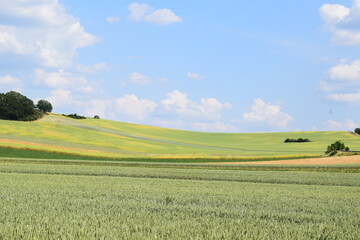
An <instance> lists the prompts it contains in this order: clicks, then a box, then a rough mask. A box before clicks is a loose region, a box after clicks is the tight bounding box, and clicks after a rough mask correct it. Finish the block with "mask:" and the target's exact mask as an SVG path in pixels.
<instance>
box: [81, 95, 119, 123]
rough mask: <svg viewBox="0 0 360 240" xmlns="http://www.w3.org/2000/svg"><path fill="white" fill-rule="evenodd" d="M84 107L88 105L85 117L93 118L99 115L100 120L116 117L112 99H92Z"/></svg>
mask: <svg viewBox="0 0 360 240" xmlns="http://www.w3.org/2000/svg"><path fill="white" fill-rule="evenodd" d="M84 105H86V108H85V111H84V113H83V114H84V115H85V116H90V117H93V116H95V115H98V116H100V118H105V119H109V118H115V117H116V116H115V114H114V111H112V110H113V109H112V107H113V106H114V102H113V101H112V100H110V99H92V100H90V101H88V102H87V103H86V104H84Z"/></svg>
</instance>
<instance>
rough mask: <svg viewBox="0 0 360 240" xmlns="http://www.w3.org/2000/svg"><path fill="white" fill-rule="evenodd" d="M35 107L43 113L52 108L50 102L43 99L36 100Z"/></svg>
mask: <svg viewBox="0 0 360 240" xmlns="http://www.w3.org/2000/svg"><path fill="white" fill-rule="evenodd" d="M36 107H37V108H38V109H39V110H40V111H42V112H43V113H46V112H51V111H52V109H53V107H52V105H51V103H49V102H48V101H46V100H43V99H42V100H39V101H38V103H37V104H36Z"/></svg>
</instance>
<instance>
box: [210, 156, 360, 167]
mask: <svg viewBox="0 0 360 240" xmlns="http://www.w3.org/2000/svg"><path fill="white" fill-rule="evenodd" d="M347 163H360V155H357V156H346V157H326V158H304V159H292V160H276V161H256V162H226V163H225V162H221V163H220V162H218V163H216V164H269V165H272V164H277V165H280V164H284V165H318V164H347Z"/></svg>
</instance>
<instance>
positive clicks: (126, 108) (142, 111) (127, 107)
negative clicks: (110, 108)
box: [115, 95, 158, 121]
mask: <svg viewBox="0 0 360 240" xmlns="http://www.w3.org/2000/svg"><path fill="white" fill-rule="evenodd" d="M115 103H116V105H115V106H116V109H117V111H118V112H119V113H120V114H125V115H127V116H130V117H132V118H134V119H136V120H141V121H143V120H145V118H146V117H147V116H148V115H149V114H150V113H151V112H153V111H154V110H155V108H156V107H157V106H158V105H157V104H156V103H155V102H152V101H150V100H147V99H138V97H137V96H135V95H124V96H123V97H121V98H118V99H116V101H115Z"/></svg>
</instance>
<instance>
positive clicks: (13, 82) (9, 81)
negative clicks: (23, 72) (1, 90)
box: [0, 75, 21, 86]
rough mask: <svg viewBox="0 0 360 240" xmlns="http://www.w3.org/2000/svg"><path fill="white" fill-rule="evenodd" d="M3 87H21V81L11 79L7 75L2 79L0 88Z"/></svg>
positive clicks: (0, 79) (0, 78)
mask: <svg viewBox="0 0 360 240" xmlns="http://www.w3.org/2000/svg"><path fill="white" fill-rule="evenodd" d="M1 85H8V86H9V85H10V86H21V81H20V80H19V79H17V78H14V77H11V76H10V75H6V76H4V77H0V86H1Z"/></svg>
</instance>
